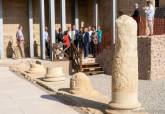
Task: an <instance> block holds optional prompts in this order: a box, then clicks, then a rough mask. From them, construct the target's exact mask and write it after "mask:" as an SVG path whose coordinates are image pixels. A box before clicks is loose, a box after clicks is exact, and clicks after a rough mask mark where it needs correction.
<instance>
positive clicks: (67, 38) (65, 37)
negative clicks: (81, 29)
mask: <svg viewBox="0 0 165 114" xmlns="http://www.w3.org/2000/svg"><path fill="white" fill-rule="evenodd" d="M63 43H64V47H65V48H68V47H69V46H70V38H69V32H68V31H66V32H65V34H64V37H63Z"/></svg>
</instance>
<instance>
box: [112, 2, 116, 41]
mask: <svg viewBox="0 0 165 114" xmlns="http://www.w3.org/2000/svg"><path fill="white" fill-rule="evenodd" d="M116 2H117V0H113V1H112V9H113V10H112V15H113V16H112V17H113V19H112V35H113V36H112V37H113V44H115V42H116V23H115V21H116V17H117V7H116V6H117V3H116Z"/></svg>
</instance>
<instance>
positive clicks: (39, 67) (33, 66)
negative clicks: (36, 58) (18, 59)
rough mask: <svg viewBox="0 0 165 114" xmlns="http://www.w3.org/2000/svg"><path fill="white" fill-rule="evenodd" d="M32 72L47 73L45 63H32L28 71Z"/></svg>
mask: <svg viewBox="0 0 165 114" xmlns="http://www.w3.org/2000/svg"><path fill="white" fill-rule="evenodd" d="M27 72H28V73H30V74H43V75H45V74H46V70H45V68H44V66H43V65H41V64H37V63H32V64H30V69H29V71H27Z"/></svg>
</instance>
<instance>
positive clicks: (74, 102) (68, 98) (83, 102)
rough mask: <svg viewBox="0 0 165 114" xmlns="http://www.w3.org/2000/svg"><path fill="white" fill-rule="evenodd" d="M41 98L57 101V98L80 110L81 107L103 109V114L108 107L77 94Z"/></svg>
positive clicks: (43, 96)
mask: <svg viewBox="0 0 165 114" xmlns="http://www.w3.org/2000/svg"><path fill="white" fill-rule="evenodd" d="M65 90H66V89H65ZM41 98H43V99H48V100H54V101H57V100H56V99H58V101H60V102H62V103H64V104H65V105H69V106H72V107H76V108H78V109H79V111H80V110H81V108H86V109H95V110H99V111H101V112H102V114H105V110H106V109H108V104H104V103H100V102H97V101H92V100H89V99H85V98H81V97H77V96H73V95H69V94H67V95H66V94H65V95H61V94H56V95H42V96H41Z"/></svg>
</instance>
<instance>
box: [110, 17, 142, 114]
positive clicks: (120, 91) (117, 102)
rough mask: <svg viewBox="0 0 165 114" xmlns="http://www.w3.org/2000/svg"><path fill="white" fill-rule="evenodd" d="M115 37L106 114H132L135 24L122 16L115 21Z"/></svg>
mask: <svg viewBox="0 0 165 114" xmlns="http://www.w3.org/2000/svg"><path fill="white" fill-rule="evenodd" d="M116 28H117V36H116V45H115V52H114V56H113V65H112V102H110V104H109V105H110V108H111V109H113V110H108V111H107V112H108V114H120V113H121V114H132V113H130V112H129V113H128V112H127V111H126V110H133V109H137V108H139V107H140V103H139V101H138V56H137V24H136V22H135V21H134V20H133V18H132V17H129V16H126V15H123V16H121V17H120V18H119V19H117V21H116ZM138 114H141V113H138Z"/></svg>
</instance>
